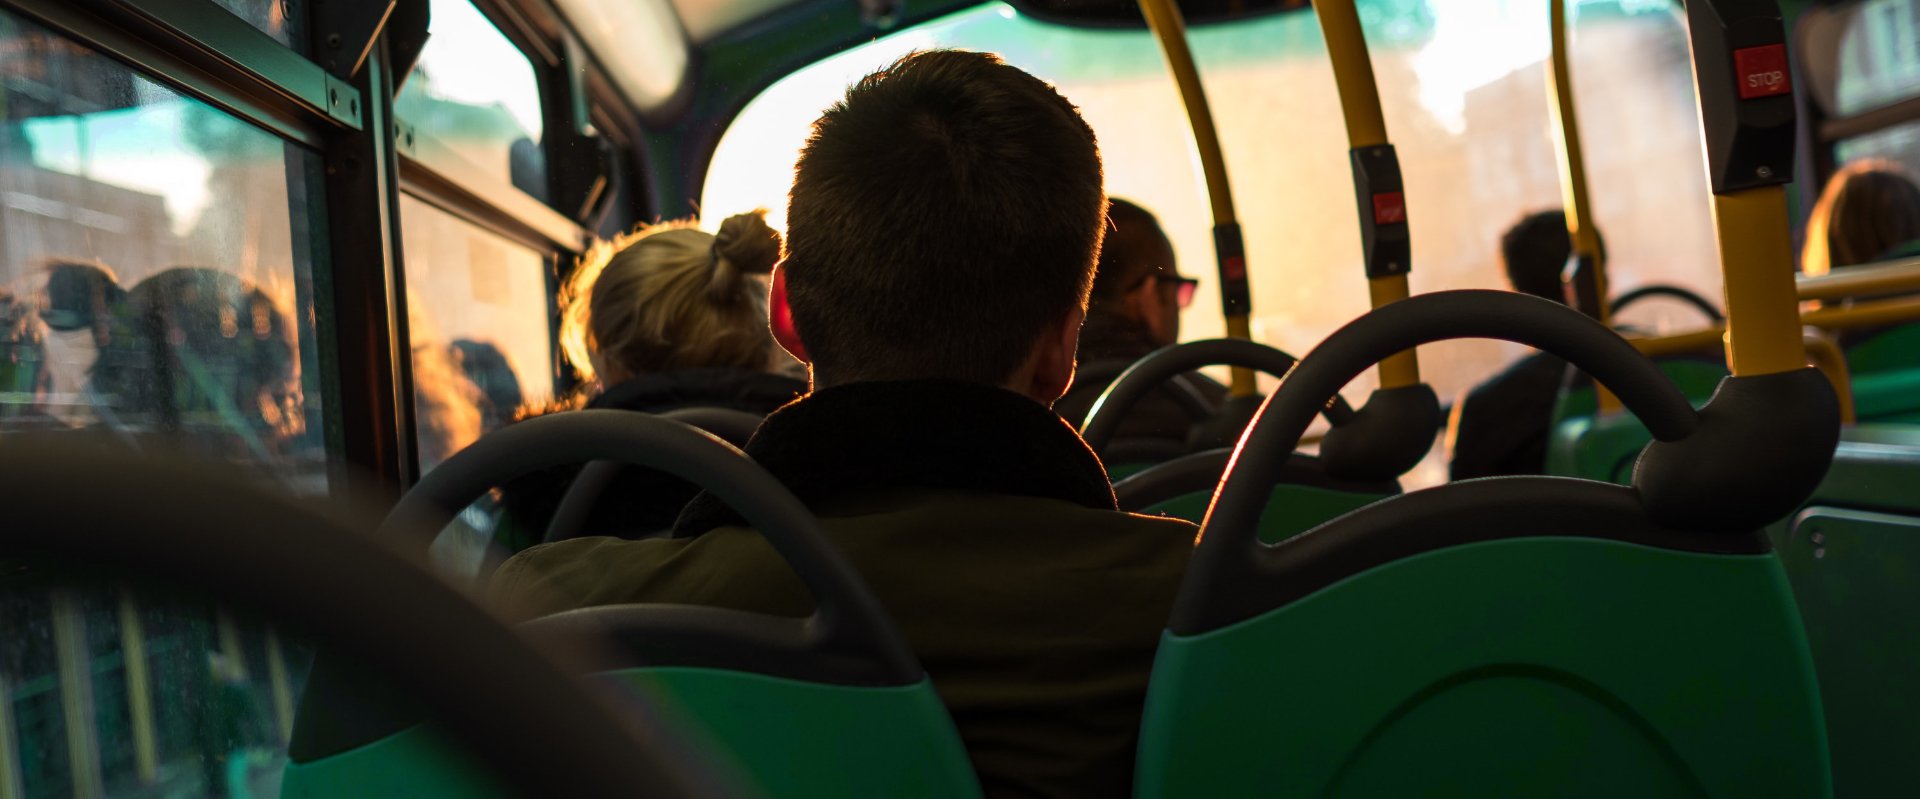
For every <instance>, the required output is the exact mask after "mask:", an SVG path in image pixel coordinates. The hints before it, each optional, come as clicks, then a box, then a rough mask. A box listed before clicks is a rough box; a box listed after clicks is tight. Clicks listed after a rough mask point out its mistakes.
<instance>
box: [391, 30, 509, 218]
mask: <svg viewBox="0 0 1920 799" xmlns="http://www.w3.org/2000/svg"><path fill="white" fill-rule="evenodd" d="M431 12H432V15H433V21H432V22H431V23H430V26H431V27H430V29H429V34H430V35H429V36H428V38H427V46H426V49H425V50H422V51H421V53H420V62H419V64H418V65H416V66H415V67H414V69H413V74H412V75H410V76H408V78H407V83H406V85H405V86H404V87H402V89H401V91H400V96H399V97H397V98H395V99H394V114H395V115H396V116H397V117H399V118H400V119H401V120H402V121H404V122H406V123H407V124H410V125H412V126H413V130H414V135H415V136H416V137H419V138H421V139H425V140H430V141H431V143H432V144H434V145H437V149H438V150H439V153H438V157H437V158H435V159H434V160H433V162H431V163H429V166H433V167H434V168H436V169H438V170H439V171H441V172H445V173H449V174H459V175H461V176H466V175H470V174H477V175H480V176H483V177H484V178H486V179H488V180H490V181H493V182H497V183H501V184H510V185H512V186H514V187H515V188H518V189H520V190H521V191H524V192H526V193H528V194H531V195H533V196H535V197H538V198H540V199H542V200H545V199H546V197H547V156H546V153H545V151H543V150H541V149H540V139H541V136H542V134H543V133H544V132H545V130H546V125H545V122H544V121H543V120H542V118H541V115H540V83H539V80H538V79H537V78H536V77H535V75H534V71H533V62H531V61H529V60H528V59H527V55H526V54H525V53H523V52H521V51H520V48H518V47H516V46H514V44H513V42H512V41H509V40H508V39H507V37H506V36H505V35H503V34H502V33H500V29H499V28H496V27H494V25H493V23H492V22H490V21H488V19H487V17H486V15H484V14H482V13H480V9H478V8H475V7H474V6H473V4H472V3H470V2H468V0H433V1H432V6H431Z"/></svg>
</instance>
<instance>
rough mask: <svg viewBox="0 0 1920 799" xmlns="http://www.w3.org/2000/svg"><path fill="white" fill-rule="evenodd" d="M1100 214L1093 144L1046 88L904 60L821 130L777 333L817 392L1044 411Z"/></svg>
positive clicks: (937, 60)
mask: <svg viewBox="0 0 1920 799" xmlns="http://www.w3.org/2000/svg"><path fill="white" fill-rule="evenodd" d="M1105 210H1106V196H1105V194H1104V192H1103V190H1102V188H1101V173H1100V151H1099V147H1098V146H1097V145H1096V143H1095V141H1094V136H1093V131H1092V129H1090V128H1088V127H1087V124H1086V122H1084V121H1082V120H1081V119H1080V115H1079V113H1078V111H1076V110H1075V109H1074V107H1073V105H1072V104H1070V103H1068V102H1067V101H1066V99H1065V98H1063V97H1061V96H1060V95H1059V94H1058V93H1056V92H1055V91H1054V90H1053V88H1052V87H1050V86H1048V85H1047V84H1046V83H1043V82H1041V81H1040V80H1039V79H1037V78H1034V77H1033V76H1031V75H1028V74H1026V73H1024V72H1021V71H1020V70H1018V69H1015V68H1013V67H1010V66H1007V65H1006V64H1003V63H1001V62H1000V60H999V59H998V58H996V57H994V56H992V55H987V54H982V53H969V52H959V51H932V52H923V53H915V54H913V55H909V56H907V57H906V58H902V59H900V60H899V61H897V62H895V63H894V64H893V65H891V66H889V67H887V68H885V69H882V70H880V71H879V72H876V73H874V74H872V75H868V76H867V77H865V78H863V79H861V81H860V82H859V83H857V84H855V85H854V86H853V87H852V88H850V89H848V90H847V96H846V99H845V100H843V101H841V102H839V103H836V104H834V106H833V107H831V108H828V109H827V111H826V113H825V114H824V115H822V116H821V117H820V119H819V121H817V122H815V123H814V129H813V135H812V136H811V137H810V138H809V139H808V141H807V146H806V148H805V149H804V150H803V151H802V152H801V155H800V162H799V165H798V166H797V167H796V170H795V176H794V184H793V194H792V197H791V201H790V206H789V209H788V213H787V229H788V232H787V236H788V237H787V259H786V261H785V262H784V263H783V264H782V265H781V269H780V272H781V273H780V274H779V275H777V276H776V279H775V286H776V289H775V292H776V295H778V294H781V293H784V295H785V299H786V301H787V303H788V305H789V306H790V308H791V311H792V329H791V330H789V331H785V332H784V333H783V331H782V330H781V327H782V326H781V325H779V324H776V325H775V333H776V335H779V336H780V337H782V338H783V339H787V340H783V341H782V343H783V344H787V345H789V346H788V349H789V350H790V351H791V350H794V349H797V347H796V346H793V345H794V344H796V342H793V341H792V340H791V337H792V335H794V334H797V336H798V337H799V338H800V339H801V340H803V341H804V349H805V352H806V356H807V360H809V361H810V362H811V363H812V365H813V375H814V383H815V384H816V386H820V385H833V384H838V383H849V382H855V381H862V380H903V379H919V378H948V379H956V380H967V381H971V382H978V383H988V384H992V385H1001V386H1007V387H1009V388H1013V389H1015V390H1017V391H1021V392H1023V393H1026V394H1028V395H1029V396H1033V397H1034V398H1035V399H1039V400H1041V401H1043V402H1050V401H1052V400H1053V399H1055V398H1057V397H1058V396H1059V394H1060V392H1063V391H1065V389H1066V385H1067V383H1068V382H1070V381H1071V380H1072V373H1073V348H1074V346H1075V344H1076V343H1077V341H1078V337H1079V324H1080V321H1081V318H1082V316H1083V314H1084V312H1085V308H1086V299H1087V291H1088V287H1089V284H1090V283H1091V282H1092V272H1093V262H1094V258H1095V256H1096V255H1097V254H1098V253H1099V251H1100V238H1101V233H1102V227H1103V224H1104V221H1105V219H1104V218H1105V214H1104V211H1105ZM776 299H778V298H776ZM779 315H780V311H779V309H778V308H776V309H775V316H776V321H778V318H779ZM796 354H798V353H796ZM1055 384H1057V385H1055ZM1049 394H1050V396H1049Z"/></svg>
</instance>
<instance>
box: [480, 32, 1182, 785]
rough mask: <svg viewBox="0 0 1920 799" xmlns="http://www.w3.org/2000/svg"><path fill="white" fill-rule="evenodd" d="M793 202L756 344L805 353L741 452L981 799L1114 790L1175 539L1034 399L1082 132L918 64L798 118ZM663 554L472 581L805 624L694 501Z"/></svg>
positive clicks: (953, 56) (1062, 324)
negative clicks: (1120, 498) (861, 594)
mask: <svg viewBox="0 0 1920 799" xmlns="http://www.w3.org/2000/svg"><path fill="white" fill-rule="evenodd" d="M790 201H791V205H790V213H789V217H788V218H789V224H788V236H789V238H788V242H787V248H788V254H787V259H786V261H785V262H784V263H783V265H782V266H780V267H779V268H778V269H776V271H775V273H774V279H773V305H774V332H775V335H776V337H778V338H779V339H780V340H781V343H782V344H783V345H785V346H786V347H787V349H788V351H789V352H792V353H794V354H795V355H796V356H798V357H801V358H802V360H806V361H808V362H809V363H810V365H811V377H812V392H811V393H809V394H808V395H806V396H805V397H803V398H801V399H800V400H799V401H797V402H795V403H793V404H791V405H788V406H786V407H784V408H781V409H780V410H778V411H776V412H774V413H773V414H772V415H771V416H769V417H767V420H766V422H765V423H764V424H763V425H762V426H761V427H760V429H759V431H758V433H756V434H755V435H754V437H753V439H752V441H751V442H750V443H749V444H748V446H747V452H748V454H749V455H751V456H753V458H754V459H755V460H756V461H757V462H758V463H759V464H760V465H761V466H763V467H765V468H766V469H767V471H768V472H770V473H771V474H772V475H773V476H774V477H776V478H778V479H779V480H780V481H781V482H782V483H784V484H785V485H786V486H787V488H788V489H790V490H792V491H793V493H794V494H795V495H796V496H797V497H798V498H799V499H800V500H801V501H802V502H804V503H805V504H806V506H807V507H808V508H810V509H811V510H812V511H813V512H814V513H815V514H817V515H818V516H819V517H820V520H821V523H822V526H823V527H824V528H825V529H826V532H827V535H828V536H829V537H830V538H831V539H832V541H833V543H834V544H835V545H836V546H837V547H838V549H839V550H840V551H841V552H842V553H843V554H844V555H845V556H846V557H847V558H848V559H849V560H850V561H851V562H852V564H853V565H854V566H855V567H856V568H857V569H858V571H859V572H860V574H861V575H862V576H863V577H864V578H865V579H866V581H867V582H868V583H869V584H870V585H871V586H872V588H873V590H874V592H875V593H876V594H877V595H878V597H879V598H880V600H881V601H882V602H883V604H884V605H885V607H886V610H887V612H888V613H890V614H891V615H892V617H893V619H894V620H895V621H896V622H898V624H899V625H900V627H901V629H902V630H903V632H904V633H905V635H906V638H907V639H908V642H909V643H910V644H911V645H912V647H913V649H914V652H915V654H916V655H918V657H919V658H920V660H921V662H922V663H923V664H925V666H926V668H927V671H928V673H929V674H930V676H931V677H932V680H933V684H934V686H935V688H936V689H937V690H938V691H939V693H940V695H941V697H942V698H943V699H944V700H945V701H946V703H947V706H948V707H949V708H950V709H951V711H952V713H953V717H954V720H955V722H956V724H957V726H958V728H959V732H960V736H961V738H962V740H963V741H964V742H965V744H966V745H967V748H968V750H969V752H970V754H971V755H972V758H973V763H974V766H975V767H976V768H977V769H978V771H979V773H980V776H981V779H982V781H983V783H984V785H985V787H986V790H987V793H988V794H989V795H991V796H1052V797H1067V796H1125V795H1127V794H1128V793H1129V786H1130V784H1131V779H1132V770H1133V766H1132V764H1133V755H1134V747H1135V741H1136V738H1137V736H1138V732H1139V725H1140V714H1141V708H1142V702H1143V699H1144V694H1145V689H1146V684H1147V673H1148V669H1149V668H1150V667H1151V665H1152V663H1153V656H1154V651H1155V648H1156V646H1157V644H1158V641H1159V638H1160V634H1161V631H1162V629H1163V628H1164V626H1165V624H1166V622H1167V618H1168V614H1169V613H1170V610H1171V607H1172V603H1173V598H1174V594H1175V591H1176V590H1177V588H1178V586H1179V583H1180V580H1181V576H1182V574H1183V572H1184V571H1185V568H1186V563H1187V559H1188V556H1189V555H1190V554H1191V552H1192V546H1193V541H1194V537H1195V533H1196V530H1195V528H1194V526H1193V525H1191V524H1189V523H1187V522H1183V521H1177V520H1169V519H1162V518H1152V517H1144V516H1133V515H1129V514H1124V513H1121V512H1119V511H1117V510H1116V509H1115V505H1114V498H1113V490H1112V486H1111V485H1110V484H1109V482H1108V480H1107V476H1106V473H1105V471H1104V470H1103V469H1102V467H1101V464H1100V460H1099V459H1098V458H1097V457H1096V456H1095V455H1094V454H1093V453H1092V452H1091V451H1089V450H1088V449H1087V447H1086V444H1085V442H1083V441H1081V440H1080V437H1079V436H1078V435H1077V434H1076V433H1075V431H1074V429H1073V428H1072V427H1071V426H1069V425H1068V424H1067V423H1066V422H1065V421H1063V420H1062V419H1061V418H1060V417H1059V416H1058V415H1056V414H1054V413H1053V412H1052V411H1051V410H1050V409H1049V407H1048V406H1049V405H1050V404H1051V403H1052V402H1054V401H1055V400H1057V399H1058V398H1059V397H1060V395H1061V394H1062V393H1064V392H1065V391H1066V389H1067V386H1068V385H1070V384H1071V382H1072V379H1073V370H1074V352H1075V347H1076V344H1077V342H1078V340H1079V333H1080V326H1081V322H1082V319H1083V318H1084V315H1085V310H1086V301H1087V293H1088V290H1089V288H1090V286H1091V284H1092V280H1093V266H1094V260H1095V258H1096V256H1097V255H1098V254H1099V250H1100V241H1101V235H1102V229H1103V223H1104V217H1105V211H1106V203H1107V201H1106V197H1105V196H1104V194H1103V192H1102V186H1101V167H1100V155H1099V149H1098V147H1097V145H1096V143H1095V140H1094V135H1093V131H1092V130H1091V129H1090V128H1089V127H1088V126H1087V124H1086V123H1085V122H1084V121H1083V120H1082V119H1081V118H1080V116H1079V113H1078V110H1077V109H1076V108H1075V107H1074V106H1073V105H1072V104H1070V103H1069V102H1068V101H1067V100H1066V99H1065V98H1063V97H1061V96H1060V95H1059V94H1057V93H1056V92H1055V91H1054V90H1053V88H1052V87H1051V86H1049V85H1047V84H1046V83H1043V82H1041V81H1040V80H1038V79H1036V78H1034V77H1033V76H1031V75H1028V74H1026V73H1025V72H1022V71H1020V70H1018V69H1015V68H1014V67H1012V66H1008V65H1006V64H1004V63H1002V62H1001V61H1000V60H999V59H998V58H997V57H996V56H993V55H989V54H983V53H972V52H961V51H929V52H920V53H916V54H913V55H909V56H907V57H905V58H902V59H901V60H899V61H897V62H895V63H894V64H892V65H891V66H888V67H886V68H884V69H882V70H880V71H878V72H876V73H873V74H871V75H869V76H867V77H865V78H863V79H862V80H860V81H859V82H858V83H856V84H855V85H853V86H852V87H851V88H850V89H848V91H847V94H846V96H845V98H844V99H843V100H842V101H840V102H838V103H836V104H835V105H833V106H832V107H831V108H829V109H827V111H826V112H825V114H824V115H823V116H821V117H820V119H819V120H818V121H817V122H816V123H815V124H814V129H813V133H812V136H811V138H809V140H808V142H807V145H806V148H805V149H804V150H803V152H802V154H801V157H800V161H799V164H798V166H797V168H796V173H795V181H794V186H793V192H792V195H791V198H790ZM783 309H784V310H783ZM785 311H790V312H791V316H790V318H791V324H790V325H788V324H787V323H786V321H785V320H786V319H787V318H788V314H787V313H786V312H785ZM675 536H676V537H674V538H670V539H655V540H646V541H617V540H612V539H606V538H591V539H581V540H575V541H566V542H560V543H555V544H549V545H546V546H541V547H536V548H534V549H532V550H529V551H527V552H524V553H521V554H520V555H519V556H517V557H515V558H513V559H511V560H509V561H508V562H507V563H505V564H504V565H503V566H502V567H501V568H500V569H499V570H498V571H497V572H496V574H495V576H494V579H493V580H492V582H491V590H492V592H493V593H494V594H495V595H496V596H499V597H502V598H507V599H519V600H521V601H522V602H528V601H531V602H532V603H534V604H533V607H535V608H537V609H542V610H549V611H558V610H561V609H566V608H571V607H578V606H586V605H601V604H616V603H630V602H668V603H691V604H699V605H714V606H720V607H726V608H735V609H740V610H746V611H754V612H759V613H767V614H778V615H784V616H801V615H804V614H806V613H809V612H810V610H811V607H812V600H811V599H810V597H809V596H808V593H807V591H806V589H805V588H803V587H802V585H801V583H800V581H799V580H798V578H797V577H795V576H794V575H793V573H792V572H791V570H790V569H789V568H788V566H787V565H786V564H785V562H783V561H782V560H781V558H780V557H779V556H778V555H777V554H776V553H775V552H774V551H773V550H772V549H771V548H770V547H769V546H768V544H767V543H766V542H765V540H763V539H762V538H761V537H760V535H759V534H758V533H757V532H755V531H753V530H751V529H748V528H747V527H745V526H744V522H743V521H742V519H741V517H740V516H738V515H736V514H735V513H734V512H733V511H731V510H729V509H728V508H726V507H725V506H724V505H723V504H722V503H720V502H719V501H717V500H716V498H714V497H713V496H711V495H708V494H702V495H701V496H699V497H697V498H696V499H694V501H693V502H692V503H690V504H689V505H688V506H687V508H686V510H685V511H684V512H683V513H682V514H681V515H680V519H679V521H678V523H677V524H676V526H675Z"/></svg>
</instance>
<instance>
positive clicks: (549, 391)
mask: <svg viewBox="0 0 1920 799" xmlns="http://www.w3.org/2000/svg"><path fill="white" fill-rule="evenodd" d="M400 219H401V246H402V247H404V248H405V252H406V274H407V308H408V313H407V319H408V325H409V327H410V330H411V334H412V337H413V390H414V414H415V424H416V426H417V427H418V428H419V446H420V465H421V467H422V468H423V469H424V468H430V467H431V466H432V465H433V464H436V463H439V462H440V461H443V460H445V459H446V458H447V456H449V455H452V454H453V453H455V452H458V451H460V450H461V449H464V448H465V447H466V446H467V445H468V444H471V443H473V441H474V439H477V438H479V437H480V436H481V435H482V434H484V433H486V432H487V431H489V430H492V429H495V428H497V427H499V426H500V425H502V424H504V423H505V422H507V421H510V420H512V418H513V415H514V412H515V411H516V410H517V409H518V408H520V406H522V405H523V404H528V403H533V404H538V403H544V402H547V401H548V400H551V399H552V398H553V385H554V354H553V321H552V320H553V310H552V303H551V302H549V300H548V297H549V292H548V288H547V287H548V281H549V276H550V274H551V273H552V265H551V261H550V258H549V257H548V256H547V255H546V254H545V253H542V252H539V251H537V250H532V249H528V248H526V247H524V246H521V245H520V244H517V243H515V242H513V241H510V240H508V239H506V238H503V237H501V236H499V235H497V234H494V233H492V232H489V231H486V230H483V229H481V228H479V227H476V226H474V225H472V224H470V223H468V222H466V221H465V220H462V219H459V218H457V217H455V216H453V215H452V214H449V213H447V212H445V211H442V210H440V209H439V208H435V207H433V206H431V205H428V204H427V203H425V202H422V201H421V200H418V199H416V198H413V197H411V196H403V197H402V198H401V200H400Z"/></svg>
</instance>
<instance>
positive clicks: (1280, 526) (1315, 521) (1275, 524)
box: [1141, 484, 1386, 544]
mask: <svg viewBox="0 0 1920 799" xmlns="http://www.w3.org/2000/svg"><path fill="white" fill-rule="evenodd" d="M1384 498H1386V495H1385V494H1369V493H1360V492H1354V491H1336V490H1334V489H1331V488H1321V487H1319V486H1304V485H1292V484H1281V485H1277V486H1274V487H1273V493H1272V494H1271V495H1270V496H1269V497H1268V498H1267V508H1266V510H1265V511H1263V512H1261V514H1260V540H1261V541H1264V542H1266V543H1269V544H1272V543H1276V542H1279V541H1285V540H1287V539H1289V538H1292V537H1294V536H1296V535H1299V534H1300V533H1302V532H1305V531H1307V530H1309V529H1312V528H1313V527H1315V526H1317V525H1319V524H1320V523H1322V522H1325V521H1327V520H1329V519H1332V518H1334V517H1336V516H1339V515H1341V514H1343V513H1346V512H1348V511H1351V510H1357V509H1359V508H1364V507H1366V506H1368V505H1371V504H1373V503H1375V502H1378V501H1380V500H1381V499H1384ZM1212 501H1213V492H1212V491H1195V492H1193V493H1190V494H1182V495H1180V496H1177V497H1174V498H1173V499H1169V500H1167V501H1165V502H1161V503H1157V504H1154V505H1151V506H1148V507H1147V508H1146V509H1144V510H1142V511H1141V512H1142V513H1149V514H1159V515H1161V516H1172V517H1173V518H1176V519H1186V520H1187V521H1190V522H1193V523H1194V524H1199V523H1200V522H1201V520H1203V519H1205V518H1206V516H1207V504H1208V503H1210V502H1212Z"/></svg>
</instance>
